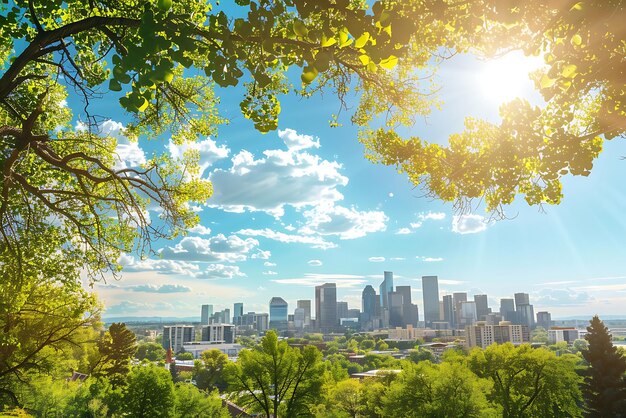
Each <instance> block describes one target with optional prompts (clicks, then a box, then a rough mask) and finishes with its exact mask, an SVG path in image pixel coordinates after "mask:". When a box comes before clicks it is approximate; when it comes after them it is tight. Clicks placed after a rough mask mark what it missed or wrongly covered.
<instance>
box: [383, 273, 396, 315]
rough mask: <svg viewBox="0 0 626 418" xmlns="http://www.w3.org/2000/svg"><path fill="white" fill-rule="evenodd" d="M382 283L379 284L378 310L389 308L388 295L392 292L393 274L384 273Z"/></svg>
mask: <svg viewBox="0 0 626 418" xmlns="http://www.w3.org/2000/svg"><path fill="white" fill-rule="evenodd" d="M384 277H385V278H384V279H383V282H382V283H381V284H380V308H381V309H388V308H389V301H388V299H389V296H388V295H389V293H391V292H393V272H391V271H386V272H385V273H384Z"/></svg>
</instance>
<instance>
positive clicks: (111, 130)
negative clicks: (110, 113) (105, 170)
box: [76, 119, 146, 170]
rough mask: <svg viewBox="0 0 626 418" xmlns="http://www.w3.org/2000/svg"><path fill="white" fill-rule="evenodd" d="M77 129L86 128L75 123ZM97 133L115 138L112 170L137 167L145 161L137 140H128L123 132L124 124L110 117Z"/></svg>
mask: <svg viewBox="0 0 626 418" xmlns="http://www.w3.org/2000/svg"><path fill="white" fill-rule="evenodd" d="M76 128H77V130H86V129H87V127H86V126H85V125H84V124H80V123H79V124H77V126H76ZM98 130H99V134H100V135H103V136H110V137H112V138H115V139H116V140H117V146H116V147H115V155H116V157H117V158H116V161H115V163H114V165H113V169H114V170H122V169H125V168H130V167H139V166H140V165H142V164H144V163H145V162H146V155H145V153H144V152H143V150H142V149H141V148H140V147H139V143H138V142H137V141H131V140H129V139H128V138H127V137H126V135H125V134H124V125H123V124H121V123H120V122H115V121H113V120H111V119H109V120H106V121H104V122H102V124H100V126H99V127H98Z"/></svg>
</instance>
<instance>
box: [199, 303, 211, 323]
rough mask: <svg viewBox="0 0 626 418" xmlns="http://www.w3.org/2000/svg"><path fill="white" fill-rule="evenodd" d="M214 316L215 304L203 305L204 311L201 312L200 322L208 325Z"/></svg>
mask: <svg viewBox="0 0 626 418" xmlns="http://www.w3.org/2000/svg"><path fill="white" fill-rule="evenodd" d="M211 316H213V305H202V311H201V314H200V324H201V325H208V324H209V319H210V318H211Z"/></svg>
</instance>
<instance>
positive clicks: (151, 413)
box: [124, 364, 176, 418]
mask: <svg viewBox="0 0 626 418" xmlns="http://www.w3.org/2000/svg"><path fill="white" fill-rule="evenodd" d="M175 402H176V399H175V392H174V384H173V383H172V379H171V378H170V374H169V373H168V372H167V370H165V369H163V368H160V367H157V366H155V365H153V364H150V365H147V366H137V367H134V368H133V369H132V370H131V372H130V374H129V375H128V380H127V386H126V389H125V391H124V411H125V413H127V414H128V415H130V416H133V417H137V418H148V417H171V416H173V414H174V406H175Z"/></svg>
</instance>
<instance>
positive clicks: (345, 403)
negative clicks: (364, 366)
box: [331, 379, 364, 418]
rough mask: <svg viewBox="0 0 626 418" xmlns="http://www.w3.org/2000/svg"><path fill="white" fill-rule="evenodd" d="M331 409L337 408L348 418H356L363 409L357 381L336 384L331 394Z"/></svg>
mask: <svg viewBox="0 0 626 418" xmlns="http://www.w3.org/2000/svg"><path fill="white" fill-rule="evenodd" d="M331 403H332V408H333V409H334V408H338V409H340V410H341V411H343V412H345V413H346V414H347V416H348V417H351V418H358V417H359V416H361V412H362V411H363V409H364V402H363V388H362V385H361V381H360V380H358V379H347V380H343V381H341V382H337V384H336V385H335V388H334V389H333V390H332V392H331Z"/></svg>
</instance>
